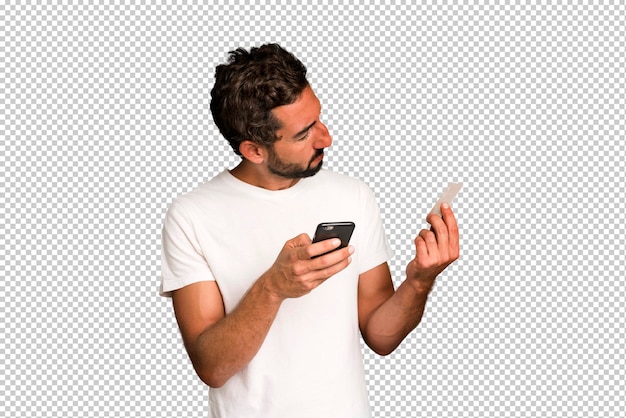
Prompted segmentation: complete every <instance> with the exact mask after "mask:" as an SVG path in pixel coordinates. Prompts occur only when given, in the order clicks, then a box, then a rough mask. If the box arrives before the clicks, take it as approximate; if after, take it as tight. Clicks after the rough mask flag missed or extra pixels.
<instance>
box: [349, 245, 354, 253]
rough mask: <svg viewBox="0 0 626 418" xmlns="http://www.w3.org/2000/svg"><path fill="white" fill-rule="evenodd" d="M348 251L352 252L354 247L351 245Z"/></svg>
mask: <svg viewBox="0 0 626 418" xmlns="http://www.w3.org/2000/svg"><path fill="white" fill-rule="evenodd" d="M348 252H349V253H350V254H354V247H353V246H352V245H351V246H349V247H348Z"/></svg>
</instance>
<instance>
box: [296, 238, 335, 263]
mask: <svg viewBox="0 0 626 418" xmlns="http://www.w3.org/2000/svg"><path fill="white" fill-rule="evenodd" d="M340 245H341V240H340V239H339V238H331V239H326V240H324V241H320V242H316V243H314V244H311V245H308V246H307V247H306V248H304V249H303V250H304V251H303V254H302V257H303V258H301V259H302V260H306V259H310V258H314V257H318V256H320V255H322V254H326V253H327V252H330V251H333V250H335V249H337V248H338V247H339V246H340Z"/></svg>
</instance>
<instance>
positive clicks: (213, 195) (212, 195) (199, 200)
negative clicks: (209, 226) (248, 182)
mask: <svg viewBox="0 0 626 418" xmlns="http://www.w3.org/2000/svg"><path fill="white" fill-rule="evenodd" d="M226 189H227V188H226V186H225V185H224V175H223V173H222V174H218V175H217V176H215V177H213V178H212V179H211V180H209V181H206V182H205V183H202V184H200V185H198V186H197V187H196V188H194V189H192V190H190V191H188V192H185V193H184V194H181V195H179V196H177V197H176V198H174V200H173V201H172V202H171V203H170V205H169V207H168V209H167V215H168V216H170V217H171V216H176V217H186V218H193V217H194V215H196V214H197V213H198V212H205V211H207V210H210V207H211V202H219V201H220V195H222V194H224V193H225V191H226Z"/></svg>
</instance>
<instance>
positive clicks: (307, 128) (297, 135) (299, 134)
mask: <svg viewBox="0 0 626 418" xmlns="http://www.w3.org/2000/svg"><path fill="white" fill-rule="evenodd" d="M316 123H317V121H314V122H313V123H312V124H310V125H309V126H307V127H306V128H304V129H302V130H300V131H298V132H297V133H296V134H295V135H294V136H292V137H291V138H293V139H295V138H299V137H301V136H302V135H304V134H305V133H306V131H308V130H309V129H311V128H312V127H313V125H315V124H316Z"/></svg>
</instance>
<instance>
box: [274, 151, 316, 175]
mask: <svg viewBox="0 0 626 418" xmlns="http://www.w3.org/2000/svg"><path fill="white" fill-rule="evenodd" d="M268 149H269V159H268V161H267V168H268V170H269V171H270V172H271V173H272V174H275V175H277V176H280V177H284V178H288V179H303V178H305V177H311V176H314V175H315V174H317V173H318V172H319V171H320V170H321V169H322V164H323V162H324V160H322V161H320V162H319V163H317V165H313V161H314V160H315V159H316V158H317V157H319V156H320V155H324V150H323V149H318V150H317V151H316V152H315V155H314V156H313V157H312V158H311V160H310V161H309V163H308V164H307V166H306V167H302V166H301V165H299V164H295V163H286V162H284V161H282V160H281V159H280V157H279V156H278V154H276V152H274V148H273V147H269V148H268Z"/></svg>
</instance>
